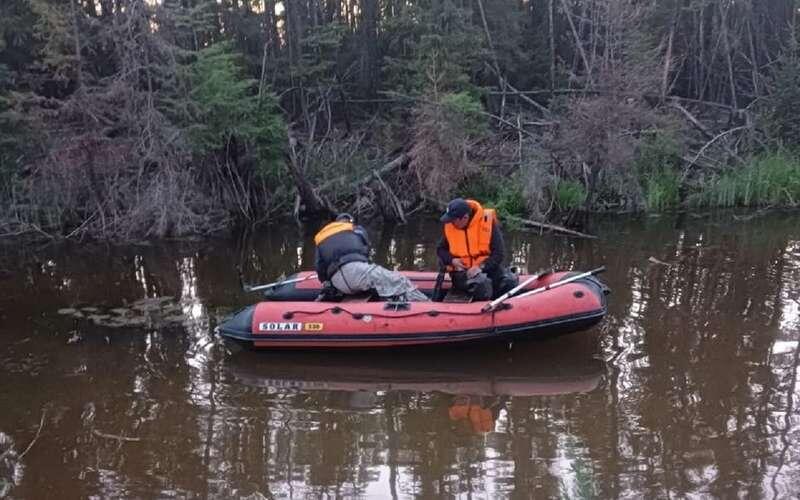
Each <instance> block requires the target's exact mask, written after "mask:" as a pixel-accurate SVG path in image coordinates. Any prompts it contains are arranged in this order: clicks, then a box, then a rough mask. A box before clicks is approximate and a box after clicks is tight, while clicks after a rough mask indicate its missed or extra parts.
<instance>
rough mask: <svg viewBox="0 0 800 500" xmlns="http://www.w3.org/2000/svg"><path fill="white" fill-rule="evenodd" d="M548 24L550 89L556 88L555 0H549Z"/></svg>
mask: <svg viewBox="0 0 800 500" xmlns="http://www.w3.org/2000/svg"><path fill="white" fill-rule="evenodd" d="M547 17H548V26H549V27H550V90H555V88H556V39H555V34H554V31H555V27H554V26H553V0H547Z"/></svg>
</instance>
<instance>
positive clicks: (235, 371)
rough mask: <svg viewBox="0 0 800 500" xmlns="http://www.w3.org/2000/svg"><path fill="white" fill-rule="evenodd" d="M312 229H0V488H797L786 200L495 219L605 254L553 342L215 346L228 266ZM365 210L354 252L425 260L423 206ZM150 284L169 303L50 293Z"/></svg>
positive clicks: (414, 491) (258, 260)
mask: <svg viewBox="0 0 800 500" xmlns="http://www.w3.org/2000/svg"><path fill="white" fill-rule="evenodd" d="M315 229H316V228H313V227H309V228H306V229H305V230H304V231H302V232H301V231H300V230H298V229H297V228H295V227H280V228H275V227H273V228H266V229H262V230H261V231H260V232H259V233H258V234H255V235H253V234H246V235H242V237H241V238H239V239H238V240H236V241H231V242H228V241H214V242H207V243H197V244H181V245H152V246H138V247H135V248H116V249H107V248H75V247H59V248H54V247H49V248H45V249H44V250H41V251H38V252H25V251H20V250H19V249H13V250H12V249H9V248H0V270H3V272H2V273H0V285H1V286H2V290H3V293H2V294H0V407H2V408H3V409H4V411H3V412H1V413H0V497H6V496H11V497H14V498H39V497H43V496H46V495H52V494H53V492H56V493H57V494H59V495H62V496H69V497H87V496H100V497H161V496H179V497H186V496H200V497H209V496H211V497H246V496H249V495H255V496H254V497H253V498H255V497H259V498H260V495H263V496H264V497H267V498H271V497H292V498H294V497H307V496H311V497H318V496H323V495H330V496H352V495H358V496H362V495H363V496H377V497H387V496H388V497H404V498H405V497H411V496H426V497H434V496H450V495H464V496H469V495H477V496H479V497H489V496H518V497H531V496H535V497H537V498H538V497H543V498H550V497H570V498H582V497H595V496H596V497H603V498H606V497H609V498H615V497H625V498H639V497H647V498H651V497H656V498H663V497H687V496H688V497H706V496H710V497H723V498H729V497H768V498H789V497H794V496H796V495H797V492H798V488H797V487H796V486H795V485H796V484H800V477H798V476H800V463H798V461H799V460H800V447H798V444H797V443H798V438H800V410H799V409H798V406H800V404H799V403H798V401H797V400H798V394H797V391H798V383H797V378H798V375H799V374H798V365H799V364H800V350H799V349H798V341H800V338H799V337H798V330H800V302H798V300H800V230H798V229H797V223H796V217H795V216H793V215H791V214H788V215H787V214H774V215H772V216H769V217H762V218H755V219H753V220H750V221H747V222H736V221H735V219H734V218H733V217H731V216H730V215H726V214H720V215H718V216H713V217H712V216H706V217H701V218H693V217H685V218H684V217H680V216H679V217H664V218H659V219H652V218H647V219H631V220H626V221H623V222H619V221H615V222H609V223H606V224H604V225H602V226H601V227H600V228H598V229H597V232H598V233H599V234H602V236H603V238H602V239H600V240H597V241H583V240H573V239H563V238H553V237H538V236H536V235H532V234H526V233H511V234H509V235H508V236H507V240H508V245H509V258H510V260H511V261H512V262H511V264H512V265H515V266H518V267H519V268H521V269H522V270H524V271H535V270H537V269H541V268H547V267H553V266H555V267H559V268H589V267H594V266H596V265H600V264H605V265H606V266H607V267H608V269H609V271H608V272H607V273H606V274H605V275H604V276H603V279H604V280H605V281H606V282H607V283H608V284H609V286H610V287H611V288H612V290H613V294H612V296H611V300H610V313H609V316H608V318H607V320H606V321H605V322H603V323H602V324H601V325H600V326H599V327H598V328H596V329H595V330H594V331H591V332H588V333H584V334H577V335H573V336H567V337H563V338H560V339H557V340H554V341H548V342H535V343H528V344H518V345H515V346H513V348H511V349H509V348H508V346H505V345H500V346H495V347H494V348H492V349H482V350H480V351H474V350H459V351H453V352H450V351H433V352H429V351H422V352H416V353H412V354H411V355H408V354H405V355H403V356H399V355H395V354H393V353H388V354H387V353H384V354H369V355H364V354H356V355H336V356H333V355H330V354H325V353H322V354H319V353H318V354H302V353H293V354H287V353H281V354H275V353H254V352H249V351H241V350H237V349H233V348H231V347H230V346H225V345H222V344H220V343H219V342H218V340H217V339H216V338H215V337H214V336H213V333H212V332H213V328H214V326H215V325H216V324H217V322H218V320H219V318H221V317H223V316H224V315H226V314H229V313H230V312H232V311H233V310H235V308H237V307H239V306H242V305H245V304H248V303H250V302H251V301H253V300H255V297H253V296H247V295H245V294H243V293H242V292H241V291H240V290H239V286H238V276H237V273H236V268H237V266H241V267H242V269H243V272H244V274H245V277H246V279H247V280H248V281H251V282H267V281H272V280H274V279H276V278H277V277H278V276H280V275H282V274H288V273H291V272H293V271H295V270H298V269H301V268H305V267H309V266H310V265H311V263H312V262H313V247H312V245H311V242H310V239H311V237H312V235H313V234H314V230H315ZM371 233H372V234H371V236H372V241H373V243H374V245H375V248H374V257H375V259H376V260H377V261H379V262H381V263H383V264H385V265H387V266H389V267H399V268H411V269H417V268H428V269H433V268H434V265H435V245H436V242H437V240H438V238H439V235H440V228H439V227H438V225H435V224H431V225H421V226H420V225H411V226H402V227H395V228H386V229H385V230H380V229H379V228H372V231H371ZM165 297H172V299H171V302H169V303H170V307H173V305H174V307H175V308H176V313H175V314H178V316H176V318H179V319H180V321H177V320H176V321H170V322H161V323H159V322H145V323H144V324H142V325H139V326H135V327H127V328H109V327H107V326H103V325H101V324H97V323H96V322H93V321H91V320H90V319H88V318H85V317H77V316H76V315H59V314H58V311H59V310H64V309H68V308H71V309H73V310H75V311H87V310H88V311H93V310H94V309H98V310H100V311H108V310H113V309H120V310H123V311H124V310H126V309H132V308H134V307H135V306H137V305H138V304H148V303H150V302H148V301H153V300H156V301H157V300H161V299H163V298H165ZM143 299H148V300H146V301H142V300H143ZM171 314H172V313H171ZM40 424H41V429H40ZM26 449H27V453H26V452H25V450H26Z"/></svg>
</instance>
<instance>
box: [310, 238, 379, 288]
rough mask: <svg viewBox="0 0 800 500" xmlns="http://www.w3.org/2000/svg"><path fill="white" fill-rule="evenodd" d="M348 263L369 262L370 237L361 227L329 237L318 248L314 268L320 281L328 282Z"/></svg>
mask: <svg viewBox="0 0 800 500" xmlns="http://www.w3.org/2000/svg"><path fill="white" fill-rule="evenodd" d="M348 262H369V237H368V236H367V231H366V230H365V229H364V228H363V227H361V226H354V228H353V230H352V231H342V232H339V233H336V234H334V235H333V236H329V237H328V238H326V239H325V240H324V241H323V242H322V243H320V244H319V245H318V246H317V252H316V258H315V262H314V267H315V268H316V270H317V277H318V278H319V280H320V281H328V280H330V279H331V276H333V275H334V274H336V271H338V270H339V268H340V267H341V266H343V265H344V264H347V263H348Z"/></svg>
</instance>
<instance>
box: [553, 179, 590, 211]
mask: <svg viewBox="0 0 800 500" xmlns="http://www.w3.org/2000/svg"><path fill="white" fill-rule="evenodd" d="M586 195H587V193H586V188H585V187H583V184H581V183H580V182H578V181H574V180H563V179H559V180H558V181H557V182H556V186H555V204H556V208H558V209H559V210H563V211H566V210H572V209H574V208H578V207H579V206H581V205H582V204H583V202H584V201H586Z"/></svg>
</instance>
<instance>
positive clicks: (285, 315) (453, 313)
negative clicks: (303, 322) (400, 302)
mask: <svg viewBox="0 0 800 500" xmlns="http://www.w3.org/2000/svg"><path fill="white" fill-rule="evenodd" d="M498 310H500V308H498V309H494V310H491V311H477V312H467V311H438V310H436V309H432V310H430V311H419V312H414V313H410V314H403V315H392V314H383V313H356V312H352V311H348V310H347V309H343V308H341V307H339V306H335V307H328V308H325V309H322V310H321V311H286V312H285V313H283V318H284V319H292V317H294V315H295V314H306V315H309V316H316V315H319V314H325V313H333V314H339V313H347V314H349V315H350V316H351V317H352V318H353V319H356V320H358V319H363V318H364V316H371V317H373V318H387V319H403V318H415V317H417V316H431V317H436V316H439V315H440V314H447V315H450V316H483V315H486V314H489V313H493V312H496V311H498Z"/></svg>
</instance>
